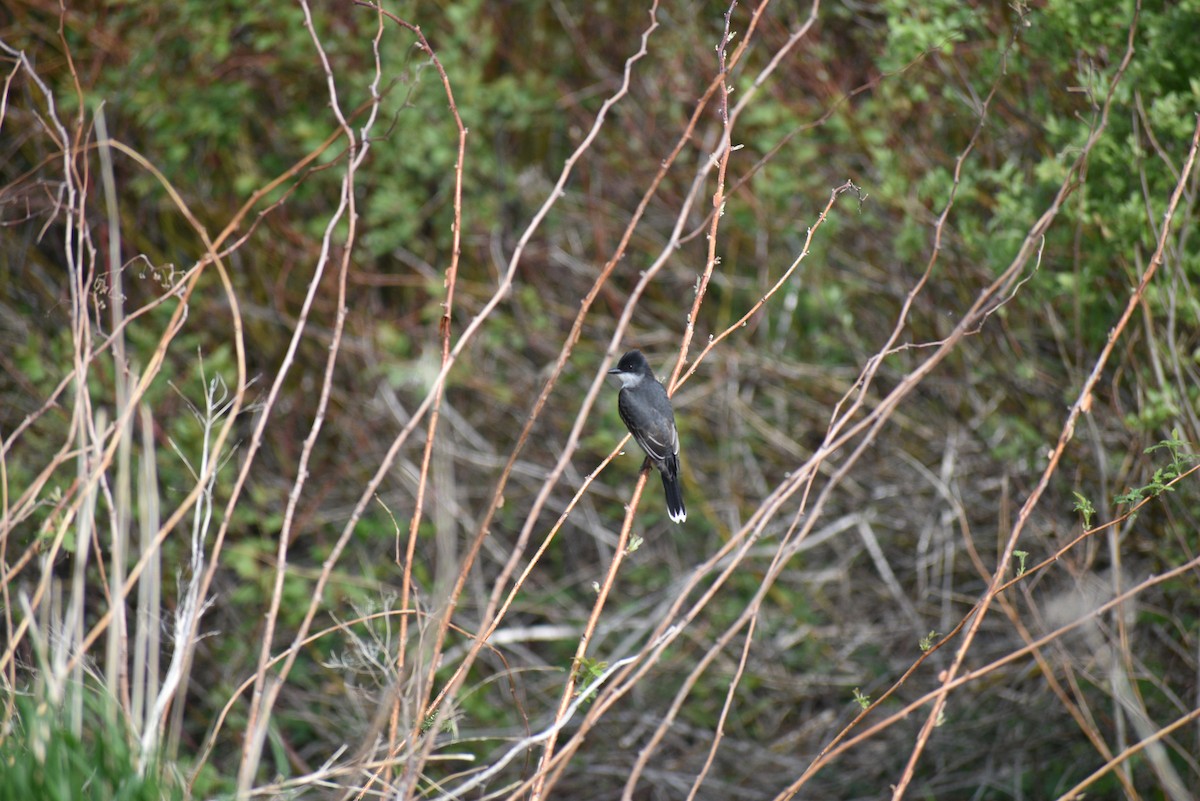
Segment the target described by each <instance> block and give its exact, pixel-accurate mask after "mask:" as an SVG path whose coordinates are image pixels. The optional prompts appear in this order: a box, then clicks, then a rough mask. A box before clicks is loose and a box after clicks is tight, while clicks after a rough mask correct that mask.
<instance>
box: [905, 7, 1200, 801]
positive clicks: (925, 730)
mask: <svg viewBox="0 0 1200 801" xmlns="http://www.w3.org/2000/svg"><path fill="white" fill-rule="evenodd" d="M1138 8H1139V9H1140V3H1139V6H1138ZM1135 14H1136V12H1135ZM1136 27H1137V20H1136V18H1135V20H1134V22H1133V24H1132V25H1130V29H1129V44H1128V50H1127V51H1126V55H1125V60H1124V61H1123V62H1122V66H1121V70H1119V71H1118V75H1117V77H1116V78H1115V79H1114V81H1113V84H1112V87H1111V88H1110V90H1109V100H1111V98H1112V95H1113V93H1114V92H1115V90H1116V84H1117V83H1118V82H1119V80H1120V72H1121V71H1123V70H1124V68H1125V66H1126V65H1127V64H1128V63H1129V61H1130V60H1131V58H1132V56H1133V36H1134V30H1135V29H1136ZM1107 109H1108V104H1107V103H1106V105H1105V119H1107ZM1102 127H1103V125H1102V126H1101V128H1102ZM1198 145H1200V117H1197V125H1196V129H1195V132H1194V133H1193V135H1192V143H1191V148H1190V150H1189V152H1188V158H1187V161H1186V163H1185V164H1184V177H1183V178H1182V179H1181V180H1180V182H1179V183H1178V184H1176V186H1175V191H1174V192H1172V194H1171V199H1170V201H1169V203H1168V205H1167V211H1166V213H1165V215H1164V218H1163V225H1162V232H1161V234H1160V236H1159V237H1158V243H1157V245H1156V247H1155V251H1154V256H1153V257H1152V258H1151V260H1150V264H1149V265H1147V267H1146V271H1145V273H1143V275H1142V278H1141V280H1140V281H1139V282H1138V286H1137V288H1136V289H1135V291H1134V292H1133V294H1132V295H1131V296H1130V298H1129V302H1128V304H1127V305H1126V307H1125V310H1124V311H1123V312H1122V314H1121V316H1120V318H1119V319H1118V320H1117V323H1116V324H1115V326H1114V327H1113V328H1112V330H1110V331H1109V335H1108V339H1107V341H1106V342H1105V345H1104V348H1103V349H1102V350H1101V352H1100V355H1099V356H1098V357H1097V359H1096V363H1095V365H1094V366H1093V368H1092V372H1091V375H1089V376H1088V378H1087V380H1086V381H1085V382H1084V384H1083V386H1082V388H1081V389H1080V392H1079V397H1078V399H1077V400H1076V401H1075V403H1074V404H1072V406H1071V410H1070V412H1069V413H1068V415H1067V419H1066V421H1065V422H1064V424H1063V428H1062V433H1061V434H1060V436H1059V439H1058V442H1057V444H1056V445H1055V447H1054V449H1053V450H1052V451H1051V453H1050V459H1049V463H1048V464H1047V465H1046V468H1045V470H1044V471H1043V472H1042V477H1041V479H1040V480H1039V481H1038V484H1037V486H1036V487H1034V489H1033V492H1032V493H1030V495H1029V497H1028V498H1027V499H1026V501H1025V503H1024V504H1023V505H1022V507H1021V511H1020V512H1019V513H1018V516H1017V521H1016V524H1015V525H1014V526H1013V530H1012V532H1011V533H1010V534H1009V537H1008V541H1007V542H1006V543H1005V547H1004V551H1003V553H1002V554H1001V557H1000V560H999V563H998V564H997V566H996V571H995V574H994V576H993V579H992V583H991V586H989V588H988V590H987V592H986V593H985V594H984V597H983V599H982V602H981V603H980V605H979V608H978V611H977V612H976V613H975V616H974V618H972V620H971V623H970V625H969V626H968V627H967V629H966V633H965V636H964V638H963V642H962V644H961V645H960V647H959V649H958V650H957V651H956V652H955V658H954V660H953V662H952V663H951V666H950V668H949V669H948V672H947V674H946V678H947V679H948V680H949V679H952V678H953V677H954V675H955V674H956V673H957V671H958V670H959V669H960V667H961V665H962V663H963V661H964V660H965V659H966V655H967V651H968V649H969V648H970V646H971V643H972V641H973V640H974V637H975V634H976V633H977V632H978V631H979V627H980V625H981V624H982V622H983V617H984V615H986V614H987V611H988V608H989V606H990V604H991V601H992V599H993V598H994V597H995V594H996V592H998V591H999V586H1000V584H1001V583H1002V582H1003V577H1004V574H1005V573H1006V572H1007V571H1008V570H1009V564H1010V562H1011V560H1012V554H1013V551H1014V550H1015V549H1016V546H1017V540H1018V538H1019V537H1020V535H1021V532H1022V531H1023V530H1024V527H1025V524H1026V522H1027V521H1028V520H1029V517H1030V515H1031V514H1032V513H1033V509H1034V507H1035V506H1036V505H1037V503H1038V501H1039V500H1040V499H1041V496H1042V494H1043V493H1044V492H1045V490H1046V487H1047V486H1049V483H1050V478H1051V476H1052V475H1053V474H1054V472H1055V471H1056V470H1057V468H1058V463H1059V461H1060V460H1061V458H1062V454H1063V451H1064V450H1065V449H1066V446H1067V443H1068V442H1070V440H1071V439H1072V437H1073V436H1074V433H1075V421H1076V420H1077V419H1078V417H1079V415H1080V414H1081V413H1082V412H1083V410H1084V409H1085V408H1090V406H1091V402H1092V396H1091V393H1092V387H1094V386H1095V385H1096V382H1097V381H1099V380H1100V373H1101V372H1102V371H1103V369H1104V366H1105V365H1106V364H1107V362H1108V358H1109V356H1110V355H1111V354H1112V351H1113V349H1114V347H1115V346H1116V343H1117V339H1118V338H1119V337H1120V335H1121V333H1122V332H1123V331H1124V329H1125V327H1126V325H1128V323H1129V320H1130V318H1131V317H1132V316H1133V313H1134V311H1136V309H1137V307H1138V306H1139V305H1140V304H1141V301H1142V297H1143V295H1144V294H1145V292H1146V288H1147V287H1148V286H1149V283H1150V279H1151V278H1153V277H1154V274H1155V272H1157V269H1158V267H1159V265H1161V264H1162V258H1163V250H1164V249H1165V247H1166V238H1167V234H1168V232H1169V231H1170V227H1171V222H1172V220H1173V218H1174V215H1175V209H1176V207H1177V206H1178V204H1179V199H1180V197H1181V196H1182V194H1183V190H1184V188H1185V186H1186V182H1187V175H1188V174H1190V172H1191V168H1192V166H1193V164H1194V163H1195V159H1196V149H1197V146H1198ZM946 698H947V693H942V694H940V695H939V696H938V699H937V700H936V701H935V702H934V706H933V709H932V710H931V711H930V715H929V717H928V718H926V721H925V724H924V725H923V726H922V728H921V733H920V734H919V735H918V738H917V742H916V745H915V746H914V748H913V753H912V755H911V756H910V758H909V760H908V764H907V765H906V766H905V769H904V772H903V774H902V775H901V777H900V781H899V782H898V783H897V785H896V788H895V791H894V792H893V795H892V797H893V801H899V799H900V798H902V797H903V795H904V791H905V789H906V788H907V786H908V784H909V783H910V782H911V781H912V777H913V774H914V771H915V768H916V762H917V760H918V759H919V757H920V754H921V752H922V751H923V750H924V747H925V744H926V743H927V742H928V740H929V736H930V734H931V733H932V731H933V728H934V726H935V724H936V723H937V718H938V716H939V715H940V714H941V711H942V709H944V707H945V704H946Z"/></svg>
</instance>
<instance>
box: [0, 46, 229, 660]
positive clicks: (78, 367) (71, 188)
mask: <svg viewBox="0 0 1200 801" xmlns="http://www.w3.org/2000/svg"><path fill="white" fill-rule="evenodd" d="M0 49H4V50H5V51H7V52H9V53H11V54H12V55H14V56H15V57H17V58H18V59H19V60H21V61H22V62H23V63H25V66H26V70H27V71H28V72H29V74H30V76H31V79H32V80H33V81H34V82H35V83H36V84H37V85H38V87H39V89H40V90H41V91H42V92H43V93H44V95H45V98H46V101H47V106H48V109H49V113H50V117H51V119H52V121H53V124H54V129H57V130H58V132H59V136H60V141H61V142H62V152H63V159H64V174H65V176H66V186H67V202H66V207H67V208H68V209H72V210H75V207H76V205H77V204H82V202H83V200H82V198H81V197H78V196H77V195H76V190H75V182H74V181H72V180H71V178H70V176H71V175H72V174H73V166H72V156H73V155H74V154H76V153H79V152H82V148H72V147H71V146H70V145H69V141H70V139H69V137H68V136H67V134H66V130H65V129H64V128H63V127H62V123H61V122H59V121H58V118H57V114H56V113H55V111H54V100H53V96H52V95H51V94H50V93H49V90H48V89H47V88H46V86H45V84H43V83H42V82H41V79H40V78H39V77H38V76H37V75H36V73H34V72H33V70H32V69H31V68H30V67H29V65H28V63H27V62H26V61H25V56H24V53H21V52H19V51H15V50H13V49H12V48H9V47H8V46H7V45H5V44H4V43H3V42H0ZM80 113H81V114H82V111H81V112H80ZM47 129H48V130H51V128H49V127H48V128H47ZM110 146H111V147H113V148H115V149H120V150H122V151H123V152H128V148H126V147H125V146H123V145H121V144H120V143H118V142H115V141H110ZM135 155H136V154H135ZM139 158H140V157H139ZM154 172H155V173H156V177H158V178H159V179H160V180H164V181H165V179H163V178H162V176H161V173H157V171H156V170H154ZM167 190H168V193H169V194H171V196H172V199H173V200H176V201H177V202H178V203H180V204H182V201H181V200H180V199H179V198H178V195H177V194H176V193H175V192H174V190H173V187H170V186H169V185H167ZM181 208H182V211H183V213H184V215H185V217H187V218H188V221H189V223H191V224H193V227H194V228H195V229H196V230H197V232H198V233H199V234H201V238H202V239H204V241H205V243H206V245H207V244H209V243H208V240H207V237H206V236H204V235H203V229H202V228H201V227H200V226H199V223H198V222H197V221H196V220H195V217H194V216H192V215H191V213H190V211H188V210H187V209H186V207H182V206H181ZM73 213H74V214H75V215H76V217H77V219H80V220H82V216H81V212H80V211H78V210H76V211H74V212H73ZM48 224H49V223H48ZM66 230H67V234H66V246H65V253H66V255H67V258H68V262H69V265H74V264H77V263H78V262H77V259H78V258H81V256H82V248H83V243H82V241H80V242H79V243H78V244H73V242H74V239H73V232H74V226H73V225H67V226H66ZM72 270H74V268H72ZM218 270H219V272H221V273H222V275H223V278H224V279H227V276H224V266H223V265H220V264H219V265H218ZM197 275H198V274H197ZM194 286H195V280H194V279H193V281H192V282H191V283H190V284H189V285H188V288H187V295H190V292H191V290H192V288H194ZM226 286H227V287H228V282H227V280H226ZM72 292H73V294H77V293H76V290H75V286H74V284H72ZM73 303H75V301H73ZM185 307H186V296H185V297H184V300H183V302H182V303H181V304H180V306H179V307H177V308H176V311H175V314H174V315H173V316H172V319H171V321H170V322H169V323H168V331H167V333H166V334H164V335H163V337H162V338H161V339H160V342H159V344H158V346H157V348H156V350H155V353H154V355H153V357H152V359H151V362H150V366H149V368H148V370H147V373H146V374H145V375H144V376H143V379H142V381H141V382H139V384H138V386H137V387H135V389H134V391H133V392H132V393H131V396H130V398H129V406H128V407H127V408H126V409H125V410H124V412H123V414H122V416H121V419H119V420H118V421H117V430H118V431H120V430H124V427H125V426H127V418H128V417H129V415H130V414H131V413H132V409H133V408H135V407H136V404H137V401H138V400H139V399H140V398H141V396H142V395H143V394H144V392H145V389H146V387H147V386H148V384H149V382H150V380H151V379H152V378H153V377H154V375H155V374H156V372H157V370H158V369H159V367H160V366H161V363H162V359H163V357H164V356H165V352H166V348H167V346H168V345H169V343H170V341H171V339H172V338H173V337H174V336H175V334H176V333H177V332H178V327H179V325H181V318H182V317H183V314H184V309H185ZM233 308H234V309H235V310H236V302H234V306H233ZM83 316H84V318H85V319H86V314H85V315H83ZM78 325H79V324H78V323H77V327H78ZM237 329H238V331H239V332H240V324H239V325H238V326H237ZM238 344H239V348H238V354H239V356H241V355H242V354H243V352H242V350H241V349H240V339H239V341H238ZM89 361H90V359H89ZM239 364H240V365H242V366H243V373H244V359H242V360H240V361H239ZM83 368H84V364H82V363H81V362H80V361H79V360H78V359H76V364H75V369H74V370H73V374H74V380H75V383H76V385H77V386H80V385H81V384H82V382H81V380H80V379H79V376H80V373H81V371H82V370H83ZM64 386H65V384H64ZM77 394H78V393H77ZM84 400H85V401H86V399H84ZM78 413H79V403H78V402H77V404H76V409H75V411H74V414H76V415H78ZM226 433H227V431H226ZM120 440H121V437H115V438H114V439H113V441H112V443H111V444H110V445H109V446H108V447H107V449H106V450H105V451H104V452H103V454H102V458H101V460H100V462H99V463H97V464H96V466H95V470H94V471H93V472H92V473H91V474H90V475H89V476H88V477H87V480H86V481H85V482H84V483H83V484H82V485H80V487H79V488H78V494H77V496H76V499H75V500H74V501H73V502H72V503H71V504H70V506H69V507H68V509H67V510H66V511H65V513H64V516H65V518H64V519H69V518H70V517H72V516H73V515H74V514H75V513H76V511H77V510H78V508H79V504H80V503H82V499H83V497H85V496H86V495H87V493H88V492H89V491H90V488H91V487H94V486H95V485H96V483H97V482H99V481H100V479H101V476H102V475H103V474H104V472H105V471H106V470H107V469H108V466H109V464H111V462H112V459H113V457H114V454H115V451H116V449H117V448H118V446H119V443H120ZM12 441H14V438H10V443H11V442H12ZM64 447H67V446H64ZM199 490H200V488H199V487H197V488H196V489H195V490H193V492H192V493H190V494H189V496H188V497H187V498H185V500H184V505H185V506H186V505H187V504H190V503H194V502H195V499H196V498H197V497H198V495H199ZM183 508H184V507H181V509H183ZM182 514H183V512H182V511H180V512H178V513H177V515H176V516H175V518H174V520H172V522H171V524H172V525H173V524H174V522H175V521H176V520H178V518H179V517H182ZM6 525H7V522H6ZM61 533H65V529H61V530H60V534H61ZM60 545H61V536H60V537H55V538H54V541H53V542H52V545H51V547H50V548H49V554H48V558H49V560H50V561H53V554H55V553H57V550H58V548H59V547H60ZM135 570H140V567H135ZM48 578H49V576H48V574H47V575H44V576H43V579H42V581H41V582H40V583H39V585H38V587H37V589H36V590H35V593H34V597H33V599H32V602H31V603H32V608H36V607H37V604H38V603H39V602H40V599H41V597H42V595H43V594H44V592H45V589H46V582H47V581H48ZM134 578H136V575H132V576H130V578H129V579H128V580H127V581H126V585H125V593H127V592H128V591H129V587H130V586H131V582H132V580H133V579H134ZM122 597H123V596H122ZM110 617H111V610H110V611H109V612H106V613H105V615H104V617H103V618H102V621H101V623H99V624H97V628H93V629H92V631H91V632H89V634H88V635H87V637H85V638H84V639H83V641H82V643H81V644H80V650H79V651H77V655H76V656H75V657H73V658H72V662H73V663H74V661H75V660H77V659H78V658H79V654H82V653H84V652H86V651H87V649H88V648H90V645H91V643H92V642H94V640H95V637H96V636H98V634H99V632H100V631H102V630H103V627H105V626H107V624H108V620H109V618H110ZM25 623H26V621H22V624H21V625H20V626H19V627H18V630H17V631H16V632H15V633H14V636H13V638H12V640H11V641H10V642H9V646H8V648H7V649H6V651H5V652H4V655H3V656H2V657H0V670H3V667H4V665H5V664H7V662H8V660H9V659H11V658H12V655H13V653H14V649H15V648H16V646H17V645H18V644H19V642H20V639H21V638H22V636H23V633H24V631H25V630H26V625H25Z"/></svg>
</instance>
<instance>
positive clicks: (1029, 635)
mask: <svg viewBox="0 0 1200 801" xmlns="http://www.w3.org/2000/svg"><path fill="white" fill-rule="evenodd" d="M930 479H931V481H937V479H936V477H934V476H930ZM935 486H936V487H937V490H938V492H939V493H940V494H941V495H942V497H943V498H945V499H946V500H947V501H948V502H950V503H951V504H952V505H953V506H954V512H955V516H956V517H957V518H958V520H959V528H960V529H961V530H962V540H963V542H964V543H965V545H966V551H967V556H968V557H969V558H970V560H971V564H972V565H973V566H974V568H975V572H976V573H977V574H978V575H979V577H980V578H981V579H982V580H984V581H988V580H989V579H990V578H991V573H990V572H988V569H987V567H986V566H985V565H984V562H983V557H981V556H980V555H979V551H978V549H977V548H976V547H975V542H974V538H973V537H972V536H971V535H970V527H969V524H968V523H967V520H966V513H965V510H964V509H963V508H962V506H961V504H960V503H959V502H958V500H957V498H954V497H953V495H952V493H951V492H950V490H949V488H948V487H945V486H943V485H941V483H940V481H939V482H937V483H936V484H935ZM1075 542H1079V539H1078V538H1077V539H1076V540H1075ZM1066 550H1067V549H1063V551H1061V552H1065V551H1066ZM1061 552H1060V553H1061ZM1050 561H1052V560H1047V563H1048V562H1050ZM1026 572H1029V571H1026ZM1023 584H1024V585H1026V586H1023V587H1022V589H1023V590H1024V591H1025V594H1026V598H1027V599H1028V600H1029V602H1030V604H1031V605H1032V598H1031V597H1030V596H1029V590H1028V586H1027V584H1028V582H1023ZM996 602H997V603H998V604H1000V609H1001V611H1002V612H1004V614H1005V616H1006V617H1008V620H1009V623H1010V624H1011V625H1012V627H1013V628H1014V629H1015V630H1016V631H1017V634H1018V636H1020V638H1021V640H1022V641H1023V642H1024V643H1025V644H1026V645H1029V644H1030V643H1032V642H1033V640H1034V636H1033V632H1031V631H1030V630H1029V628H1028V627H1027V626H1026V625H1025V621H1023V620H1022V619H1021V615H1020V612H1019V611H1018V610H1017V608H1016V606H1015V605H1014V604H1013V602H1012V601H1011V600H1010V599H1009V597H1008V596H1007V594H1005V593H1003V592H1001V593H999V594H997V596H996ZM944 641H945V640H944V639H943V642H944ZM939 645H940V643H939ZM1030 655H1031V656H1032V657H1033V659H1034V661H1035V662H1037V666H1038V669H1039V671H1040V672H1041V675H1042V677H1043V678H1044V679H1045V681H1046V684H1047V685H1048V686H1049V687H1050V691H1051V692H1052V693H1054V696H1055V697H1056V698H1058V702H1059V703H1060V704H1061V705H1062V707H1063V708H1064V709H1065V710H1066V711H1067V714H1068V715H1070V716H1071V718H1072V720H1074V721H1075V725H1077V726H1078V727H1079V730H1080V731H1081V732H1082V733H1083V735H1084V736H1085V737H1086V738H1087V739H1088V741H1089V742H1090V743H1091V744H1092V747H1093V748H1095V749H1096V751H1097V752H1098V753H1099V754H1100V756H1101V757H1102V758H1104V759H1105V760H1109V759H1112V756H1113V755H1112V750H1111V749H1110V748H1109V747H1108V744H1107V743H1106V742H1104V739H1103V738H1102V737H1101V736H1100V732H1099V731H1098V730H1097V728H1096V726H1095V724H1094V723H1093V722H1091V721H1090V720H1089V718H1088V716H1086V715H1085V714H1084V712H1083V710H1082V709H1081V708H1080V706H1079V704H1077V703H1075V702H1074V701H1073V700H1071V697H1070V695H1069V694H1068V693H1067V690H1066V688H1064V687H1063V686H1062V684H1061V683H1060V682H1059V680H1058V679H1057V678H1056V677H1055V675H1054V673H1055V671H1054V667H1053V665H1051V664H1050V662H1049V660H1048V659H1047V658H1046V655H1045V654H1044V653H1042V649H1040V648H1037V649H1034V650H1033V651H1031V652H1030ZM1070 683H1071V686H1072V687H1077V686H1078V685H1076V684H1075V682H1074V681H1071V682H1070ZM875 705H876V704H872V707H873V706H875ZM1117 780H1118V781H1120V782H1121V786H1122V789H1123V790H1124V791H1125V795H1126V796H1127V797H1128V798H1129V799H1130V801H1140V799H1141V796H1140V795H1139V794H1138V792H1137V790H1136V789H1135V788H1134V786H1133V783H1132V782H1131V781H1130V778H1129V776H1127V775H1125V773H1124V772H1123V771H1118V772H1117Z"/></svg>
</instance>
